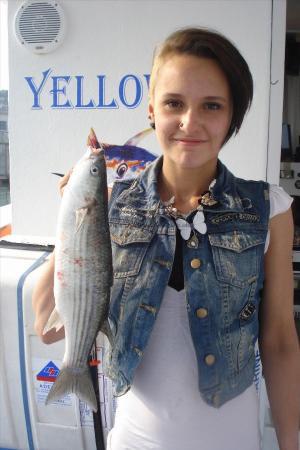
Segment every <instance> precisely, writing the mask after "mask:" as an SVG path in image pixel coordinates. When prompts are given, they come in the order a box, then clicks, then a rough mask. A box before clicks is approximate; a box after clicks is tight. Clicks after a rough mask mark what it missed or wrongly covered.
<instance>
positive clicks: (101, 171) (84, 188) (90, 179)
mask: <svg viewBox="0 0 300 450" xmlns="http://www.w3.org/2000/svg"><path fill="white" fill-rule="evenodd" d="M67 188H68V190H69V191H70V192H71V193H72V196H73V198H74V199H75V201H76V204H77V207H81V208H84V207H85V204H93V203H95V202H97V201H98V200H99V195H101V193H103V194H104V195H106V196H107V175H106V161H105V155H104V150H103V148H102V147H100V148H97V149H95V148H92V147H88V149H87V151H86V153H85V154H84V155H83V156H82V158H81V159H80V160H79V161H78V162H77V164H76V165H75V166H74V169H73V171H72V175H71V177H70V180H69V182H68V184H67ZM64 195H65V194H64Z"/></svg>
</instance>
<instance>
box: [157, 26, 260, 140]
mask: <svg viewBox="0 0 300 450" xmlns="http://www.w3.org/2000/svg"><path fill="white" fill-rule="evenodd" d="M182 54H183V55H192V56H196V57H199V58H207V59H212V60H214V61H216V63H217V64H218V65H219V67H220V68H221V69H222V71H223V72H224V74H225V76H226V79H227V82H228V84H229V89H230V94H231V99H232V107H233V108H232V109H233V114H232V119H231V124H230V127H229V130H228V133H227V136H226V138H225V140H224V143H225V142H227V141H228V140H229V139H230V138H231V136H232V135H233V134H237V133H238V131H239V129H240V127H241V125H242V122H243V120H244V116H245V114H246V112H247V111H248V110H249V108H250V106H251V103H252V98H253V80H252V75H251V72H250V70H249V67H248V64H247V62H246V61H245V59H244V58H243V56H242V55H241V54H240V52H239V51H238V50H237V48H236V47H235V46H234V45H233V44H232V43H231V42H230V41H229V40H228V39H227V38H226V37H225V36H223V35H222V34H220V33H217V32H215V31H211V30H208V29H205V28H183V29H180V30H177V31H175V32H174V33H172V34H171V35H170V36H169V37H167V39H166V40H165V41H164V42H163V43H162V44H161V45H160V46H158V47H157V48H156V50H155V52H154V58H153V65H152V70H151V76H150V85H149V95H150V99H151V98H153V97H154V89H155V83H156V80H157V76H158V73H159V70H160V68H161V66H162V65H163V64H164V63H165V62H166V60H167V59H169V57H171V56H174V55H182Z"/></svg>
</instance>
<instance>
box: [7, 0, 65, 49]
mask: <svg viewBox="0 0 300 450" xmlns="http://www.w3.org/2000/svg"><path fill="white" fill-rule="evenodd" d="M65 28H66V24H65V15H64V12H63V10H62V8H61V6H60V5H59V4H58V3H57V1H52V0H47V1H41V0H29V1H26V2H25V3H23V4H22V6H21V7H20V8H19V9H18V11H17V13H16V16H15V33H16V37H17V40H18V41H19V42H20V44H21V45H22V46H24V47H25V48H27V49H28V50H30V51H31V52H33V53H49V52H52V51H53V50H55V49H56V48H57V47H59V45H60V44H61V43H62V41H63V38H64V36H65Z"/></svg>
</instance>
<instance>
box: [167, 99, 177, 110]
mask: <svg viewBox="0 0 300 450" xmlns="http://www.w3.org/2000/svg"><path fill="white" fill-rule="evenodd" d="M166 105H167V107H168V108H170V109H176V108H179V107H180V106H181V102H179V101H178V100H168V101H167V102H166Z"/></svg>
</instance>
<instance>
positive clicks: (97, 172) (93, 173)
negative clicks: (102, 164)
mask: <svg viewBox="0 0 300 450" xmlns="http://www.w3.org/2000/svg"><path fill="white" fill-rule="evenodd" d="M90 172H91V174H92V175H98V174H99V168H98V167H97V166H96V164H93V165H92V166H91V169H90Z"/></svg>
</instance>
